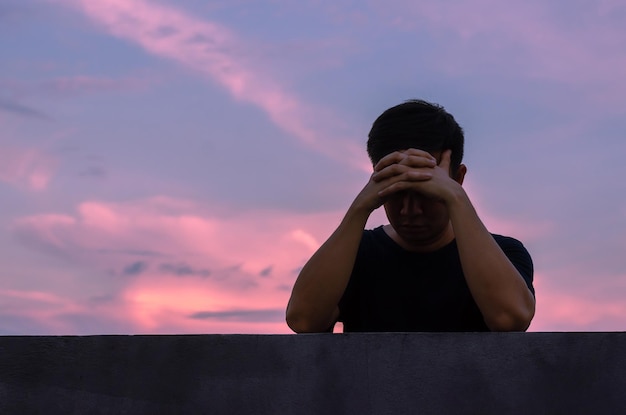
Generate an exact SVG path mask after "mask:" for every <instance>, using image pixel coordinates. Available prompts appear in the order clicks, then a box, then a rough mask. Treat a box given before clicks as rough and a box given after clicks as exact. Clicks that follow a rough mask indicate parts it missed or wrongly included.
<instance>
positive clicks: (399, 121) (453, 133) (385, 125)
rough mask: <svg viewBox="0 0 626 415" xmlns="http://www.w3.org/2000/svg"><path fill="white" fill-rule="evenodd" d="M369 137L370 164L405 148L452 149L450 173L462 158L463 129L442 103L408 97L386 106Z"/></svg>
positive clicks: (454, 172) (455, 169) (456, 168)
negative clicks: (400, 101) (391, 105)
mask: <svg viewBox="0 0 626 415" xmlns="http://www.w3.org/2000/svg"><path fill="white" fill-rule="evenodd" d="M368 137H369V139H368V140H367V154H368V155H369V157H370V160H371V161H372V163H373V164H376V163H378V162H379V161H380V159H381V158H383V157H385V156H386V155H387V154H389V153H392V152H394V151H399V150H406V149H408V148H417V149H420V150H424V151H428V152H433V151H445V150H448V149H450V150H452V155H451V160H450V167H451V171H452V174H456V172H457V170H458V168H459V165H460V164H461V160H463V142H464V138H463V129H462V128H461V126H460V125H459V124H458V123H457V122H456V120H455V119H454V117H453V116H452V115H451V114H450V113H448V112H447V111H446V110H445V109H444V108H443V107H442V106H441V105H439V104H433V103H430V102H427V101H424V100H417V99H415V100H409V101H406V102H404V103H402V104H400V105H396V106H395V107H391V108H389V109H388V110H386V111H385V112H383V113H382V114H381V115H380V116H379V117H378V118H377V119H376V121H374V124H373V125H372V129H371V130H370V133H369V136H368Z"/></svg>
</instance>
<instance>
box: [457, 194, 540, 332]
mask: <svg viewBox="0 0 626 415" xmlns="http://www.w3.org/2000/svg"><path fill="white" fill-rule="evenodd" d="M448 208H449V214H450V220H451V222H452V226H453V229H454V234H455V237H456V242H457V247H458V250H459V256H460V259H461V264H462V267H463V273H464V274H465V278H466V281H467V285H468V287H469V289H470V291H471V293H472V296H473V297H474V300H475V301H476V304H477V305H478V307H479V309H480V311H481V312H482V314H483V317H484V319H485V323H486V324H487V326H488V327H489V328H490V329H491V330H493V331H522V330H526V329H527V328H528V325H529V324H530V321H531V320H532V317H533V316H534V313H535V300H534V297H533V295H532V293H531V292H530V290H529V289H528V287H527V285H526V282H525V281H524V279H523V278H522V276H521V275H520V274H519V272H518V271H517V269H516V268H515V266H514V265H513V264H512V263H511V261H510V260H509V259H508V258H507V256H506V255H505V254H504V252H503V251H502V249H501V248H500V246H499V245H498V244H497V242H496V241H495V240H494V238H493V236H492V235H491V234H490V233H489V231H488V230H487V228H486V227H485V226H484V224H483V223H482V221H481V220H480V218H479V217H478V215H477V213H476V211H475V209H474V207H473V206H472V204H471V202H470V200H469V198H468V197H467V194H466V193H465V192H464V191H463V190H462V188H460V187H459V189H457V192H455V194H454V196H453V197H452V198H451V199H450V200H449V201H448Z"/></svg>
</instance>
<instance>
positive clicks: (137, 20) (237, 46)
mask: <svg viewBox="0 0 626 415" xmlns="http://www.w3.org/2000/svg"><path fill="white" fill-rule="evenodd" d="M66 4H69V5H75V6H77V7H79V8H80V9H81V10H82V11H84V13H85V14H86V15H88V16H89V17H90V18H92V19H94V20H95V21H97V22H98V23H100V24H101V25H102V26H104V27H105V28H106V30H107V31H109V32H110V33H112V34H113V35H115V36H118V37H121V38H124V39H128V40H130V41H132V42H134V43H136V44H138V45H140V46H141V47H142V48H143V49H144V50H146V51H147V52H149V53H151V54H154V55H157V56H161V57H165V58H168V59H172V60H174V61H176V62H178V63H180V64H182V65H184V66H186V67H188V68H191V69H193V70H195V71H198V72H200V73H204V74H207V75H209V76H210V77H211V78H212V79H213V80H214V81H216V82H217V83H218V84H220V85H222V86H223V87H224V88H226V89H227V90H228V91H229V92H230V93H231V95H232V96H233V97H235V98H236V99H238V100H240V101H244V102H249V103H252V104H254V105H257V106H258V107H259V108H261V109H262V110H263V111H264V112H265V113H266V114H267V115H268V117H269V118H270V119H271V121H272V122H274V123H275V124H276V125H277V126H279V127H280V128H281V129H283V130H284V131H285V132H287V133H289V134H290V135H292V136H293V137H295V138H297V139H298V140H300V141H301V142H302V143H303V144H304V145H306V146H308V147H310V148H312V149H314V150H316V151H318V152H321V153H322V154H325V155H326V156H328V157H331V158H338V157H339V158H340V159H341V160H342V161H346V160H347V162H348V163H349V164H350V165H352V166H353V167H357V168H360V169H366V170H368V169H369V168H370V167H369V166H368V163H367V160H366V158H365V156H364V155H363V152H362V149H361V148H360V147H359V146H358V145H357V144H356V143H353V142H351V141H349V140H346V139H345V138H347V137H344V138H343V139H342V138H340V137H337V131H341V130H345V126H344V125H343V123H342V122H341V121H340V120H339V119H337V118H335V117H333V116H332V115H331V114H328V113H324V111H322V110H320V109H316V108H313V107H311V106H310V105H307V104H305V103H303V102H302V101H300V100H299V99H298V98H297V97H296V96H295V95H294V94H293V93H290V92H289V91H287V90H286V89H285V87H284V85H281V83H280V82H279V81H278V80H277V79H275V78H274V77H273V76H272V75H271V74H270V73H267V71H265V72H264V70H263V69H262V68H265V67H267V66H268V64H267V63H266V62H261V61H251V58H250V57H251V56H255V55H256V56H257V58H258V55H257V54H254V53H247V52H246V50H247V49H248V48H249V46H247V45H246V44H245V43H244V42H242V41H241V40H240V39H239V38H237V36H236V35H235V34H234V33H233V32H232V31H230V30H228V29H227V28H225V27H223V26H222V25H219V24H217V23H213V22H209V21H204V20H199V19H197V18H195V17H192V16H190V15H188V14H185V13H184V12H182V11H179V10H177V9H175V8H173V7H168V6H164V5H159V4H154V3H150V2H147V1H144V0H132V1H128V0H102V1H97V2H94V1H88V0H67V2H66ZM328 125H332V126H333V128H328ZM329 133H330V135H329Z"/></svg>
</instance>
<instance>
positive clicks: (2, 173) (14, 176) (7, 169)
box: [0, 142, 57, 190]
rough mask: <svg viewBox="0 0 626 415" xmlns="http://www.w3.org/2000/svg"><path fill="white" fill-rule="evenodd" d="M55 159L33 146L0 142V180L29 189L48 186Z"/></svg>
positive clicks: (40, 188) (55, 162)
mask: <svg viewBox="0 0 626 415" xmlns="http://www.w3.org/2000/svg"><path fill="white" fill-rule="evenodd" d="M56 166H57V160H55V159H54V158H53V157H51V156H49V155H47V154H45V153H44V152H42V151H40V150H37V149H34V148H23V147H17V146H14V145H9V144H3V143H2V142H0V182H5V183H8V184H10V185H12V186H16V187H23V188H27V189H31V190H43V189H45V188H46V187H48V184H49V183H50V181H51V180H52V177H53V174H54V171H55V169H56Z"/></svg>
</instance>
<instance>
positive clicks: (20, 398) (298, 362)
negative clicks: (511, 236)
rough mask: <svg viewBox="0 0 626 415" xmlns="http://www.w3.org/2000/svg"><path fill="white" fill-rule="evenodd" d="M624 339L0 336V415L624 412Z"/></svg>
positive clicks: (569, 336) (556, 335)
mask: <svg viewBox="0 0 626 415" xmlns="http://www.w3.org/2000/svg"><path fill="white" fill-rule="evenodd" d="M624 413H626V333H621V332H620V333H487V334H478V333H456V334H432V333H386V334H356V333H355V334H334V335H333V334H321V335H297V336H296V335H201V336H190V335H185V336H86V337H71V336H68V337H65V336H62V337H52V336H51V337H47V336H41V337H40V336H33V337H17V336H16V337H12V336H4V337H0V414H3V415H4V414H64V415H66V414H359V415H360V414H525V415H528V414H532V415H535V414H550V415H556V414H568V415H571V414H624Z"/></svg>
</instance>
